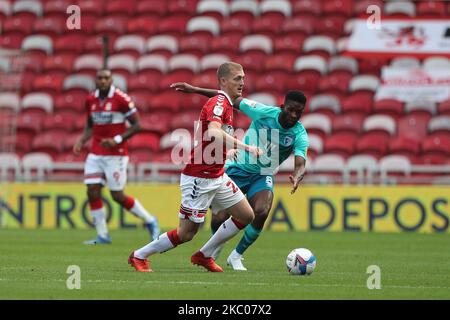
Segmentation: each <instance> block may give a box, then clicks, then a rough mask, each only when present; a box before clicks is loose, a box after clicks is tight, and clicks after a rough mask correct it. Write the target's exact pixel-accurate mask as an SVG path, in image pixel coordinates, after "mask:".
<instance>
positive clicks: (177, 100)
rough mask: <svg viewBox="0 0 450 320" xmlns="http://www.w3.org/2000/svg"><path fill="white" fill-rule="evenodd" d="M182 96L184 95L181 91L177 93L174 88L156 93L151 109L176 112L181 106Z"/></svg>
mask: <svg viewBox="0 0 450 320" xmlns="http://www.w3.org/2000/svg"><path fill="white" fill-rule="evenodd" d="M182 97H183V96H182V94H181V93H176V92H174V91H173V90H172V89H171V91H166V92H163V93H160V94H158V95H155V96H154V97H153V100H152V102H151V104H150V110H152V111H153V110H156V109H159V110H161V111H170V112H173V113H175V112H177V111H178V110H179V108H180V105H181V99H182Z"/></svg>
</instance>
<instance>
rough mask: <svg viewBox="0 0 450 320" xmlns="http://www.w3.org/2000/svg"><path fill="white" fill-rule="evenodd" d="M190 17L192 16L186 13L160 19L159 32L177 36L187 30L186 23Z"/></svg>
mask: <svg viewBox="0 0 450 320" xmlns="http://www.w3.org/2000/svg"><path fill="white" fill-rule="evenodd" d="M190 18H191V16H190V15H186V14H176V15H170V16H167V17H165V18H164V19H162V20H161V21H160V23H159V25H158V33H157V34H160V35H166V36H167V35H168V36H173V37H177V36H179V35H180V34H183V33H184V32H185V31H186V24H187V22H188V20H189V19H190Z"/></svg>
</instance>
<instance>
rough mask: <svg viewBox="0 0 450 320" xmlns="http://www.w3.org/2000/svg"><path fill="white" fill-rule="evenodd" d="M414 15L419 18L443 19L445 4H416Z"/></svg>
mask: <svg viewBox="0 0 450 320" xmlns="http://www.w3.org/2000/svg"><path fill="white" fill-rule="evenodd" d="M416 9H417V10H416V15H417V16H419V17H427V18H433V17H444V16H445V15H446V14H445V4H444V3H443V2H439V1H422V2H418V3H417V6H416Z"/></svg>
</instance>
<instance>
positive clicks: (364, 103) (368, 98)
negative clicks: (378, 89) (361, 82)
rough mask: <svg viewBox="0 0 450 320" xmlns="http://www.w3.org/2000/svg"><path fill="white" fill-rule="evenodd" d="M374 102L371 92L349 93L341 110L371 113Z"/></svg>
mask: <svg viewBox="0 0 450 320" xmlns="http://www.w3.org/2000/svg"><path fill="white" fill-rule="evenodd" d="M372 104H373V93H371V92H364V91H360V92H356V93H353V94H348V95H347V96H346V97H345V98H343V100H342V103H341V112H342V113H353V114H356V113H359V114H362V115H369V114H370V113H371V112H372Z"/></svg>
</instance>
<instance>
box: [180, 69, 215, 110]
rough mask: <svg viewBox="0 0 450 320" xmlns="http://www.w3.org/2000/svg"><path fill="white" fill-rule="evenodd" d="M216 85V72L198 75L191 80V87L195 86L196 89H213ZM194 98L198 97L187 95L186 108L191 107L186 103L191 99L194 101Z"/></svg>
mask: <svg viewBox="0 0 450 320" xmlns="http://www.w3.org/2000/svg"><path fill="white" fill-rule="evenodd" d="M216 83H217V74H216V72H213V71H212V70H211V71H209V72H202V73H199V74H197V75H195V76H194V77H193V78H192V85H194V86H197V87H202V88H214V87H215V84H216ZM196 96H198V95H189V96H187V97H186V101H185V102H186V103H187V104H188V106H190V105H191V104H190V103H189V102H188V101H189V100H191V99H194V98H193V97H196ZM198 101H199V100H198Z"/></svg>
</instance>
